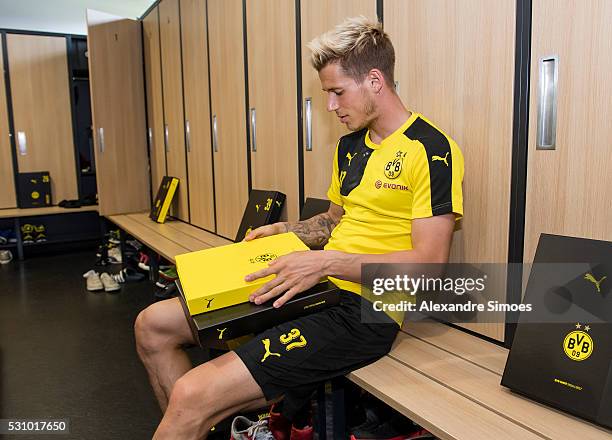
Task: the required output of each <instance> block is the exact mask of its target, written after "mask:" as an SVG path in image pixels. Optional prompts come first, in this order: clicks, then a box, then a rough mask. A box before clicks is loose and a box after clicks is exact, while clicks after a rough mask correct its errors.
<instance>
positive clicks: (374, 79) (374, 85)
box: [366, 69, 385, 95]
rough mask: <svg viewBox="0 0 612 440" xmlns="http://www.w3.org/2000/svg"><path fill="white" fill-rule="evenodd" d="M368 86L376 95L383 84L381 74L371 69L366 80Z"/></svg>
mask: <svg viewBox="0 0 612 440" xmlns="http://www.w3.org/2000/svg"><path fill="white" fill-rule="evenodd" d="M366 81H367V84H368V86H369V87H370V88H371V90H372V92H374V94H376V95H378V94H379V93H380V91H381V90H382V88H383V85H384V84H385V77H384V75H383V74H382V72H381V71H380V70H378V69H371V70H370V71H369V72H368V77H367V79H366Z"/></svg>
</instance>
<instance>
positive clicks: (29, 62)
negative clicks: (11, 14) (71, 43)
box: [6, 34, 79, 204]
mask: <svg viewBox="0 0 612 440" xmlns="http://www.w3.org/2000/svg"><path fill="white" fill-rule="evenodd" d="M6 39H7V54H6V56H7V57H8V60H9V75H10V81H11V92H10V93H11V99H12V104H13V122H14V130H15V145H16V147H17V152H16V153H17V161H18V167H19V172H22V173H25V172H33V171H49V173H50V174H51V193H52V203H53V204H57V203H59V202H60V201H62V200H64V199H77V198H78V197H79V194H78V189H77V176H76V163H75V159H74V154H75V153H74V137H73V132H72V108H71V105H70V89H69V84H68V59H67V53H66V38H65V37H47V36H38V35H19V34H7V36H6Z"/></svg>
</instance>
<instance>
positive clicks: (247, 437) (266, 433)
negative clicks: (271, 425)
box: [230, 416, 275, 440]
mask: <svg viewBox="0 0 612 440" xmlns="http://www.w3.org/2000/svg"><path fill="white" fill-rule="evenodd" d="M230 439H231V440H275V439H274V436H273V435H272V432H270V430H269V429H268V419H262V420H260V421H258V422H252V421H250V420H249V419H247V418H246V417H243V416H238V417H236V418H235V419H234V420H233V421H232V436H231V437H230Z"/></svg>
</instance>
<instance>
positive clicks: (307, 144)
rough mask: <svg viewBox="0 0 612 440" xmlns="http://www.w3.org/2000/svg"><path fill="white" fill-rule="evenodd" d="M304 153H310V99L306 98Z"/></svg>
mask: <svg viewBox="0 0 612 440" xmlns="http://www.w3.org/2000/svg"><path fill="white" fill-rule="evenodd" d="M305 107H306V111H305V112H306V151H312V98H306V101H305Z"/></svg>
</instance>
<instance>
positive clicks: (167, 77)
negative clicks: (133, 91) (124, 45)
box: [159, 0, 189, 222]
mask: <svg viewBox="0 0 612 440" xmlns="http://www.w3.org/2000/svg"><path fill="white" fill-rule="evenodd" d="M159 33H160V40H161V58H162V84H163V96H164V121H165V127H164V130H165V133H164V136H165V140H166V163H167V166H168V175H170V176H172V177H177V178H178V179H179V181H180V182H179V186H178V191H177V193H176V195H175V196H174V202H173V215H174V216H175V217H177V218H179V219H181V220H183V221H186V222H188V221H189V183H188V181H187V157H186V153H185V129H184V126H183V125H184V123H185V117H184V113H183V67H182V59H181V23H180V6H179V1H178V0H163V1H162V2H161V3H160V4H159Z"/></svg>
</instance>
